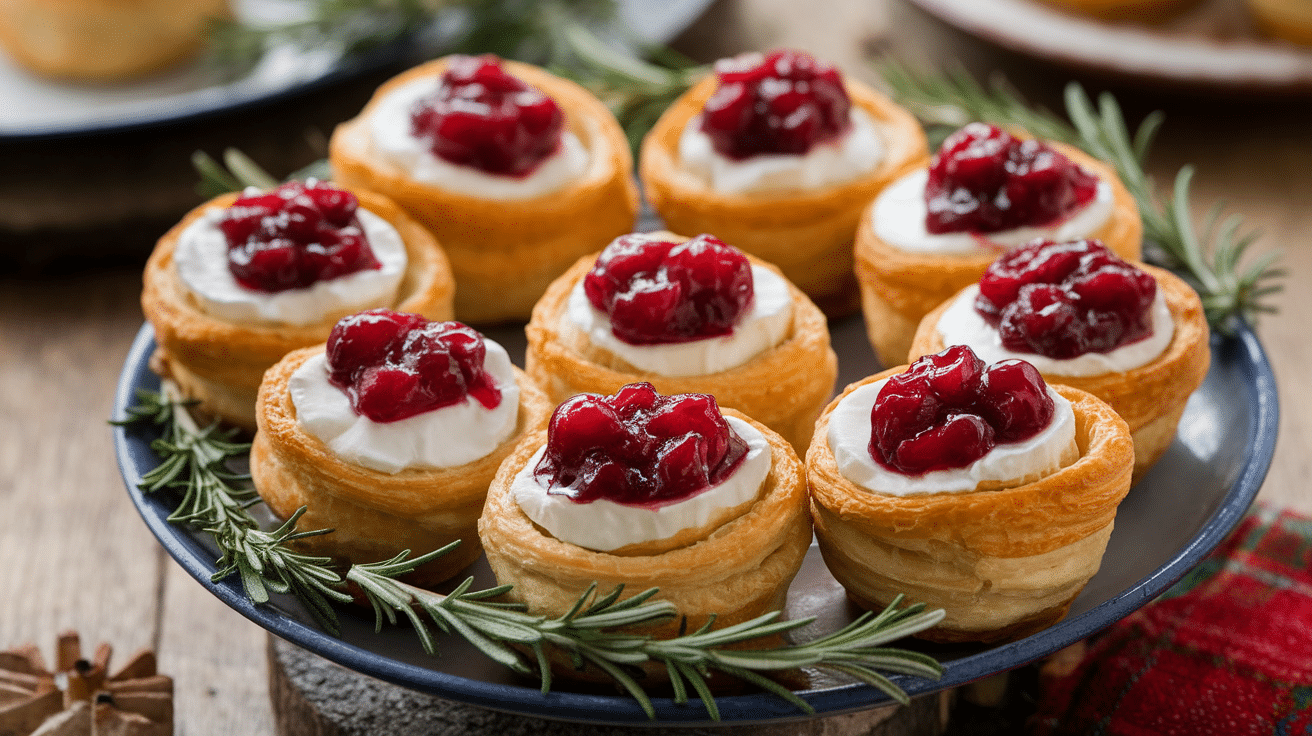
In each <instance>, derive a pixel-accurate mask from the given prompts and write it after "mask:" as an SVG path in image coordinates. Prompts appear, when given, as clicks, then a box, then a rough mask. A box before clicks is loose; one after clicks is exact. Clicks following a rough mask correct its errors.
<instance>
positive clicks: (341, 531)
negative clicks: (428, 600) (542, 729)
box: [250, 345, 553, 585]
mask: <svg viewBox="0 0 1312 736" xmlns="http://www.w3.org/2000/svg"><path fill="white" fill-rule="evenodd" d="M323 349H324V348H323V346H322V345H319V346H315V347H309V348H303V349H300V350H297V351H295V352H293V353H291V354H289V355H287V357H285V358H283V359H282V360H281V361H279V362H278V364H277V365H275V366H274V367H273V368H270V369H269V372H268V374H267V375H266V377H265V380H264V383H263V384H261V386H260V394H259V404H258V414H257V419H258V421H259V431H258V432H256V434H255V440H254V442H253V443H252V445H251V452H250V464H251V478H252V479H253V480H254V483H255V489H256V490H257V491H259V493H260V497H261V498H263V499H264V502H265V503H266V504H268V506H269V508H270V509H271V510H272V511H273V513H274V514H276V515H277V516H278V517H279V518H281V519H286V518H288V517H289V516H291V515H292V514H293V513H295V511H296V510H297V509H298V508H300V507H301V506H305V507H306V511H305V514H304V515H303V516H302V517H301V520H300V524H301V526H302V527H303V528H306V529H333V530H334V531H333V533H332V534H325V535H321V536H317V537H308V538H305V539H302V540H299V541H298V542H297V544H298V546H299V547H300V548H301V549H303V550H304V551H306V552H309V553H311V554H319V555H326V556H330V557H335V558H344V559H347V560H351V561H354V562H371V561H377V560H386V559H389V558H391V557H393V556H394V555H396V554H397V553H398V552H401V551H402V550H406V549H408V550H411V551H412V552H413V553H414V554H416V555H419V554H424V553H427V552H431V551H432V550H434V549H437V548H439V547H442V546H443V545H446V544H448V543H450V542H452V541H454V540H456V539H459V540H461V543H460V546H459V547H457V548H456V549H455V550H453V551H452V552H449V553H447V554H446V555H443V556H442V557H439V558H437V559H436V560H433V561H432V562H429V563H427V564H425V565H423V566H421V567H420V568H419V569H417V570H416V571H415V572H414V573H413V575H412V576H411V577H410V578H409V579H410V581H411V582H413V583H415V584H416V585H433V584H436V583H439V582H441V581H443V580H446V579H448V578H450V577H452V576H453V575H455V574H456V573H457V572H459V571H460V570H461V569H463V568H464V567H466V566H467V565H469V563H471V562H473V561H474V560H476V559H478V556H479V554H480V552H481V549H482V548H481V546H480V545H479V541H478V530H477V525H478V517H479V515H480V514H481V513H482V511H483V498H484V496H485V495H486V494H487V488H488V484H489V483H490V482H491V480H492V477H493V476H494V475H495V474H496V471H497V466H499V465H500V464H501V461H502V460H504V459H505V458H506V457H507V456H508V455H510V453H511V451H512V450H513V449H514V448H515V446H516V443H518V442H519V440H520V439H522V438H523V437H524V436H525V435H526V434H528V433H530V432H533V431H536V430H537V429H539V428H542V427H545V426H546V422H547V418H548V417H549V416H550V415H551V410H552V408H553V405H552V404H551V403H550V402H548V401H547V397H546V396H545V395H544V394H543V393H542V392H541V390H539V389H538V388H537V386H535V385H533V382H532V381H529V380H528V379H527V377H526V376H525V375H524V373H523V372H522V371H520V370H519V369H518V368H516V369H515V379H516V381H517V382H518V383H519V388H520V399H519V419H518V422H517V424H516V426H515V433H514V434H513V435H512V436H511V437H509V438H508V439H506V440H505V441H504V442H502V443H501V444H500V445H498V446H497V447H496V449H494V450H493V451H492V452H490V453H488V454H487V455H485V456H484V457H482V458H481V459H479V460H475V461H473V462H470V463H466V464H464V465H459V466H456V467H450V468H407V469H405V470H402V471H400V472H398V473H394V474H392V473H383V472H380V471H377V470H372V469H370V468H366V467H364V466H361V465H356V464H354V463H350V462H346V461H343V460H341V459H340V458H338V457H337V456H336V455H335V454H334V453H333V452H332V451H331V450H330V449H328V447H327V445H325V444H324V443H323V442H322V441H320V440H319V439H318V438H316V437H314V436H312V435H310V434H309V433H307V432H305V431H304V430H302V429H301V427H300V425H299V423H298V422H297V418H296V408H295V406H294V405H293V404H292V399H291V393H290V391H289V390H288V381H289V380H290V378H291V376H292V374H293V373H295V372H296V369H297V368H299V367H300V366H301V364H302V363H304V362H305V361H306V360H307V359H309V358H310V357H312V356H314V355H318V354H320V353H322V352H323Z"/></svg>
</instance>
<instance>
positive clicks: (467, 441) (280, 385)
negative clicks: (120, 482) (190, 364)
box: [251, 309, 551, 585]
mask: <svg viewBox="0 0 1312 736" xmlns="http://www.w3.org/2000/svg"><path fill="white" fill-rule="evenodd" d="M550 409H551V406H550V404H549V403H548V402H547V399H546V397H545V396H544V395H543V394H542V392H541V391H539V390H538V389H537V387H536V386H534V385H533V384H532V382H531V381H528V380H527V378H526V377H525V376H524V374H523V373H522V372H521V371H519V370H518V369H517V368H515V367H514V366H513V365H511V363H510V358H509V356H507V355H506V351H505V349H504V348H502V347H501V346H500V345H498V344H497V343H496V342H494V341H492V340H489V339H487V338H485V337H483V336H482V335H481V334H479V333H478V332H476V331H474V330H473V329H471V328H469V327H466V326H465V325H463V324H460V323H459V322H430V321H429V320H426V319H424V318H423V317H421V316H419V315H417V314H406V313H401V312H393V311H391V310H387V309H375V310H370V311H367V312H362V313H360V314H356V315H352V316H350V317H346V318H345V319H343V320H341V321H340V322H338V323H337V325H336V326H335V327H334V328H333V331H332V334H331V335H330V336H329V338H328V343H327V344H326V345H321V346H316V347H311V348H305V349H302V350H297V351H295V352H293V353H291V354H290V355H288V356H287V357H286V358H284V359H283V360H281V361H280V362H279V363H278V364H277V365H275V366H274V367H273V368H272V369H270V370H269V372H268V374H267V375H266V377H265V380H264V383H263V384H261V386H260V400H259V413H258V415H257V418H258V420H259V429H260V431H259V432H257V433H256V435H255V441H254V443H253V444H252V445H251V478H252V479H253V481H254V483H255V488H256V490H257V491H259V493H260V496H261V497H262V498H263V499H264V501H265V503H266V504H268V506H269V508H270V509H271V510H272V511H273V512H274V513H275V514H276V515H278V516H279V517H280V518H283V519H286V518H288V517H289V516H291V514H293V513H295V512H296V510H297V509H298V508H300V507H301V506H305V507H306V511H305V515H304V516H303V517H301V522H300V523H301V526H302V527H303V528H307V529H333V530H334V531H333V532H332V533H331V534H324V535H320V536H314V537H307V538H304V539H301V540H298V542H297V543H298V545H299V546H300V547H301V548H303V549H305V550H307V551H309V552H312V553H314V554H320V555H326V556H330V557H335V558H343V559H346V560H349V561H351V562H375V561H379V560H386V559H389V558H391V557H393V556H395V555H396V554H397V553H399V552H401V551H403V550H407V549H408V550H410V551H411V552H413V553H414V554H415V555H420V554H424V553H427V552H431V551H432V550H434V549H437V548H439V547H442V546H444V545H446V544H448V543H450V542H452V541H455V540H457V539H459V540H461V544H460V546H459V547H457V548H456V549H455V550H454V551H453V552H450V553H448V554H446V555H444V556H442V557H439V558H438V559H436V560H433V561H432V562H429V563H427V564H425V565H423V566H421V567H420V568H419V569H418V570H416V571H415V572H414V573H413V574H412V581H413V582H415V583H416V584H420V585H431V584H435V583H438V582H441V581H443V580H446V579H447V578H450V577H451V576H453V575H455V574H456V573H457V572H459V571H460V570H461V569H462V568H464V567H465V566H466V565H468V564H469V563H470V562H473V561H474V560H475V559H477V557H478V555H479V553H480V551H481V548H480V546H479V542H478V534H477V529H476V526H477V522H478V517H479V514H480V513H482V510H483V498H484V496H485V495H486V493H487V487H488V483H490V482H491V480H492V476H493V475H494V474H495V473H496V469H497V466H498V465H499V464H500V463H501V461H502V460H503V459H505V457H506V456H507V455H509V454H510V451H511V449H513V448H514V446H515V443H517V442H518V441H519V440H520V439H521V438H522V437H523V436H524V435H525V434H527V433H529V432H532V431H534V430H537V429H539V428H541V427H542V426H543V425H544V424H545V423H546V420H547V416H548V414H549V413H550Z"/></svg>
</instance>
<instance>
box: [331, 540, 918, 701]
mask: <svg viewBox="0 0 1312 736" xmlns="http://www.w3.org/2000/svg"><path fill="white" fill-rule="evenodd" d="M405 557H406V556H405V555H404V554H402V555H398V556H397V557H395V558H393V559H392V560H388V561H387V562H383V563H377V564H374V565H356V566H354V567H352V568H351V570H350V572H348V573H347V575H346V577H347V579H348V580H350V581H351V582H353V583H355V584H356V585H358V586H359V587H360V589H361V590H363V591H364V592H365V595H366V597H367V598H368V599H369V602H370V603H372V604H373V607H374V613H375V618H376V626H377V627H378V628H379V629H381V627H382V623H383V620H384V618H386V619H387V620H388V622H389V623H393V624H394V623H396V620H397V613H398V612H400V613H402V614H403V615H405V616H406V617H408V618H409V620H410V623H411V625H412V626H414V628H415V631H416V632H418V633H419V636H420V641H421V642H422V643H423V646H424V648H425V650H427V651H429V652H430V653H431V652H432V651H433V642H432V638H431V635H430V634H428V633H427V628H426V626H425V622H424V620H423V617H422V616H421V615H420V613H421V612H422V613H423V614H426V615H427V618H428V620H429V621H431V622H432V623H433V624H434V625H436V626H437V627H438V628H439V629H441V630H442V631H443V632H446V633H459V634H460V635H461V636H463V637H464V638H465V639H467V640H469V641H470V642H472V643H474V644H475V645H476V646H478V647H479V649H480V650H482V651H483V653H484V654H487V655H488V656H489V657H491V658H492V659H494V660H496V661H497V662H500V663H501V664H503V665H505V666H507V667H510V668H512V669H514V670H515V671H517V672H520V673H523V674H529V673H531V672H532V670H531V669H530V667H529V666H528V664H527V663H526V662H525V661H524V659H525V658H524V657H522V656H521V655H520V653H519V652H518V651H516V650H515V649H514V648H512V647H511V646H509V645H508V644H507V642H508V643H510V644H515V645H518V646H520V647H523V648H526V649H529V650H531V651H532V653H533V655H534V656H533V658H532V660H531V661H532V662H533V663H534V664H535V665H536V668H537V672H536V674H537V675H538V677H539V678H541V681H542V692H544V693H545V692H548V691H550V689H551V667H550V664H549V658H548V656H547V649H548V648H549V647H555V648H559V649H562V650H564V651H565V652H566V653H567V654H568V655H569V657H570V659H571V661H572V663H573V665H574V667H575V668H576V669H583V668H584V667H585V666H587V665H591V666H594V667H597V668H598V669H600V670H602V671H603V672H605V673H606V674H608V675H609V676H610V677H611V679H613V680H615V681H616V682H617V683H619V684H620V685H621V686H622V687H623V688H624V689H625V690H627V691H628V693H629V695H631V696H632V697H633V698H634V699H635V700H637V701H638V703H639V704H640V705H641V707H642V709H643V711H644V712H646V713H647V716H648V717H649V718H655V716H656V711H655V709H654V707H653V705H652V702H651V698H650V697H649V696H648V695H647V694H646V692H645V691H644V690H643V688H642V686H641V685H640V684H639V683H638V679H637V678H636V677H635V676H634V675H632V674H630V672H631V671H633V670H634V668H636V667H638V666H639V665H642V664H645V663H648V662H655V663H659V664H663V665H664V666H665V669H666V672H667V673H668V675H669V678H670V682H671V684H672V685H673V687H674V693H675V702H678V703H685V702H687V700H688V686H689V685H691V686H692V689H693V690H694V691H695V692H696V693H697V694H698V696H699V697H700V698H701V700H702V703H703V704H704V705H705V706H706V709H707V712H708V713H709V715H710V716H711V718H712V719H713V720H717V721H718V720H719V719H720V714H719V710H718V708H717V707H716V705H715V698H714V697H712V696H711V694H710V688H709V685H708V684H707V677H708V676H709V674H710V671H711V670H718V671H720V672H723V673H725V674H728V675H732V676H733V677H736V678H738V679H740V680H743V681H745V682H749V683H752V684H754V685H756V686H758V687H760V688H761V689H763V690H766V691H768V692H771V693H774V694H775V695H777V696H779V697H781V698H783V699H785V700H787V701H788V702H790V703H792V704H793V705H795V706H797V708H798V709H800V710H802V711H803V712H805V713H808V714H809V713H814V709H812V708H811V705H810V704H809V703H807V702H806V701H805V700H803V699H801V698H800V697H798V696H797V695H796V694H795V693H793V692H792V691H791V690H788V689H787V688H785V687H783V686H782V685H780V684H779V683H777V682H775V681H773V680H770V679H768V678H766V677H764V676H762V675H761V674H760V673H761V672H770V671H781V670H792V669H796V668H798V667H816V668H820V669H830V670H834V671H838V672H843V673H845V674H847V675H850V676H851V677H853V678H855V679H857V680H860V681H861V682H864V683H866V684H868V685H870V686H872V687H875V688H877V689H879V690H880V691H882V692H884V693H885V694H887V695H889V696H890V697H892V698H893V699H895V700H897V701H898V702H900V703H903V704H905V703H907V702H909V699H908V698H907V695H906V693H905V692H903V691H902V689H901V688H900V687H898V686H897V684H896V683H894V682H893V681H892V680H890V679H888V677H886V676H885V675H883V674H881V672H880V671H879V670H883V671H885V672H898V673H903V674H908V675H914V676H917V677H924V678H929V679H938V677H939V676H941V675H942V672H943V668H942V666H941V665H940V664H939V663H938V662H937V661H936V660H935V659H934V658H932V657H930V656H928V655H926V654H921V653H919V652H910V651H905V650H901V649H891V648H887V647H884V644H886V643H888V642H890V641H893V640H895V639H900V638H902V637H904V636H909V635H911V634H914V633H916V632H918V631H923V630H925V629H927V628H929V627H931V626H933V625H935V624H936V623H938V622H939V621H940V620H942V618H943V615H944V612H943V610H942V609H936V610H934V611H928V612H926V611H925V610H924V609H925V606H924V604H920V603H918V604H915V605H912V606H907V607H905V608H899V606H900V605H901V603H902V598H901V596H899V597H898V598H897V599H896V600H894V601H893V602H892V603H891V604H889V606H888V607H887V608H886V609H884V610H883V611H882V612H881V613H879V614H873V613H865V614H863V615H862V616H861V617H860V618H858V619H857V620H855V621H853V622H852V623H851V624H849V625H848V626H846V627H845V628H843V629H842V630H840V631H836V632H834V633H832V634H829V635H828V636H825V637H822V638H820V639H816V640H814V641H810V642H806V643H802V644H792V645H786V646H782V647H774V648H770V649H722V648H721V647H725V646H728V645H732V644H740V643H742V642H745V641H750V640H753V639H759V638H761V637H765V636H773V635H777V634H782V633H784V632H787V631H791V630H793V629H796V628H799V627H802V626H806V625H807V624H809V623H811V621H812V619H799V620H793V621H779V620H777V619H778V618H779V612H778V611H775V612H773V613H768V614H765V615H763V616H759V617H757V618H755V619H752V620H750V621H744V622H742V623H739V624H736V625H734V626H727V627H725V628H722V629H713V628H712V624H713V621H709V622H707V623H706V625H705V626H703V627H702V628H701V629H699V630H698V631H696V632H694V633H692V634H686V635H684V636H679V637H675V638H673V639H656V638H653V637H651V636H646V635H640V634H632V633H624V631H623V629H624V628H625V627H634V626H641V625H643V624H649V623H653V622H657V621H660V620H663V619H668V618H671V617H673V616H674V615H676V610H675V608H674V605H673V604H672V603H670V602H668V601H659V600H651V598H652V596H654V595H656V593H657V592H658V589H657V588H651V589H649V590H646V591H643V592H642V593H639V594H638V595H635V596H632V597H630V598H627V599H624V600H621V595H622V594H623V586H619V587H617V588H615V589H614V590H612V591H610V592H609V593H608V594H606V595H597V592H596V585H595V584H594V585H593V586H592V587H591V588H589V589H588V591H587V592H585V593H584V595H583V596H581V597H580V598H579V600H578V601H577V602H576V603H575V604H574V606H573V608H571V609H570V610H569V611H567V612H566V613H565V614H564V615H562V616H560V617H558V618H546V617H544V616H534V615H531V614H528V613H524V612H523V611H521V610H518V609H517V608H515V607H511V606H507V605H495V604H489V603H487V602H485V601H483V600H482V599H485V598H490V597H494V596H499V595H501V594H503V593H505V592H507V591H508V590H510V586H500V587H497V588H492V589H490V590H485V591H479V592H477V593H468V592H467V591H468V588H469V586H470V585H471V583H472V582H473V579H472V578H469V579H466V580H465V581H464V582H463V583H461V584H460V585H459V586H458V587H457V588H456V590H455V591H453V592H452V593H450V594H448V595H442V594H440V593H434V592H433V591H430V590H424V589H422V588H417V587H415V586H413V585H408V584H406V583H402V582H399V581H397V580H395V579H394V578H395V577H396V576H398V575H403V574H405V573H407V572H409V571H411V570H413V569H414V568H415V567H417V566H418V564H421V560H419V559H417V560H407V559H405ZM615 629H620V631H615Z"/></svg>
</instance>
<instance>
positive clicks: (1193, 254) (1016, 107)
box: [883, 63, 1286, 334]
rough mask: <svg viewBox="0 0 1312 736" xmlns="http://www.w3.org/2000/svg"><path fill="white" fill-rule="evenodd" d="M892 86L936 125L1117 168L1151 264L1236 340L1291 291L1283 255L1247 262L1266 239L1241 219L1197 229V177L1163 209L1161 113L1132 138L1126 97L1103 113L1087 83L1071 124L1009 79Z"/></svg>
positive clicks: (1071, 90) (917, 79)
mask: <svg viewBox="0 0 1312 736" xmlns="http://www.w3.org/2000/svg"><path fill="white" fill-rule="evenodd" d="M883 74H884V79H885V81H886V82H887V83H888V85H889V87H890V88H891V89H892V90H893V92H894V95H895V96H896V97H897V98H898V100H899V101H900V102H902V103H903V104H905V105H907V106H908V107H909V108H910V109H911V110H912V111H913V112H914V113H915V114H916V115H917V116H918V117H920V118H921V120H922V121H924V122H926V123H928V124H930V125H946V126H951V127H954V128H955V127H958V126H960V125H963V124H965V123H967V122H970V121H972V120H983V121H988V122H992V123H997V124H999V125H1004V126H1016V127H1020V128H1023V129H1025V130H1027V131H1029V132H1030V133H1032V134H1034V135H1037V136H1039V137H1041V138H1047V139H1049V140H1056V141H1062V142H1065V143H1069V144H1071V145H1074V146H1078V147H1079V148H1081V149H1083V150H1085V151H1087V152H1088V153H1089V154H1090V155H1092V156H1095V157H1096V158H1099V159H1101V160H1103V161H1106V162H1107V163H1109V164H1111V165H1112V166H1113V167H1114V168H1115V169H1116V172H1117V174H1118V175H1119V176H1120V178H1121V181H1122V182H1124V183H1125V186H1126V189H1128V190H1129V192H1130V194H1131V195H1133V196H1134V199H1135V202H1136V203H1137V204H1138V206H1139V214H1140V216H1141V217H1142V219H1143V226H1144V239H1145V241H1147V245H1149V246H1150V247H1149V249H1148V250H1147V255H1149V256H1150V257H1152V258H1153V259H1154V260H1156V261H1158V262H1159V263H1161V264H1162V265H1165V266H1167V267H1170V268H1174V269H1176V270H1180V271H1182V272H1183V273H1184V276H1185V278H1186V279H1188V280H1189V281H1190V282H1191V283H1192V285H1193V286H1194V288H1195V289H1197V290H1198V293H1199V295H1200V296H1201V298H1202V301H1203V308H1204V310H1205V311H1206V313H1207V319H1208V322H1209V323H1210V324H1211V326H1212V327H1213V329H1215V330H1217V331H1218V332H1221V333H1222V334H1233V332H1234V329H1235V326H1236V320H1237V319H1240V318H1243V319H1247V320H1250V321H1251V320H1253V319H1254V318H1255V317H1256V316H1257V314H1258V313H1261V312H1272V311H1275V310H1274V308H1273V307H1272V306H1271V305H1270V304H1269V303H1268V301H1267V300H1268V298H1269V297H1270V296H1272V295H1273V294H1275V293H1278V292H1279V291H1280V290H1281V289H1282V288H1283V287H1282V286H1281V284H1279V283H1277V281H1278V279H1280V278H1283V277H1284V276H1285V275H1286V272H1285V270H1284V269H1283V268H1280V267H1279V266H1278V265H1277V262H1278V261H1279V258H1280V254H1279V253H1278V252H1267V253H1263V254H1260V255H1256V256H1254V257H1253V258H1252V259H1251V260H1250V262H1249V263H1248V264H1247V265H1243V264H1242V263H1241V262H1242V261H1243V260H1244V258H1245V255H1247V254H1248V251H1249V247H1250V246H1251V245H1252V244H1253V243H1254V242H1256V240H1257V233H1256V232H1255V231H1253V230H1252V229H1249V228H1246V227H1245V226H1244V224H1243V220H1242V218H1240V217H1239V216H1238V215H1234V214H1232V215H1229V216H1226V217H1224V218H1223V217H1221V207H1220V206H1219V205H1218V206H1216V207H1214V208H1212V210H1211V211H1210V212H1209V213H1208V215H1207V216H1206V217H1205V218H1204V220H1203V222H1204V227H1203V228H1202V231H1201V234H1200V232H1199V231H1198V230H1196V229H1195V228H1194V224H1193V223H1194V217H1193V211H1192V209H1191V208H1190V204H1189V200H1190V196H1189V187H1190V184H1191V183H1192V181H1193V176H1194V169H1193V167H1192V166H1185V167H1183V168H1181V169H1180V171H1179V172H1178V173H1177V174H1176V177H1175V182H1174V185H1173V187H1172V190H1171V197H1170V198H1169V199H1166V200H1165V201H1163V200H1162V199H1160V198H1159V196H1158V193H1157V186H1156V184H1155V183H1154V181H1153V179H1152V177H1150V176H1149V175H1148V174H1147V172H1146V171H1145V170H1144V162H1145V160H1146V159H1147V156H1148V150H1149V148H1150V147H1151V145H1152V141H1153V138H1154V137H1155V136H1156V134H1157V132H1158V130H1160V128H1161V125H1162V122H1163V116H1162V114H1161V113H1160V112H1154V113H1152V114H1151V115H1148V116H1147V117H1146V118H1144V120H1143V122H1142V123H1140V124H1139V127H1138V128H1137V129H1136V130H1135V132H1134V134H1133V135H1131V134H1130V131H1129V127H1128V126H1127V124H1126V122H1125V116H1124V115H1123V114H1122V112H1121V108H1120V105H1118V104H1117V102H1116V98H1114V97H1113V96H1112V95H1110V94H1108V93H1103V94H1102V95H1099V97H1098V103H1097V105H1096V106H1095V105H1094V103H1093V100H1091V99H1090V98H1089V95H1088V93H1086V92H1085V91H1084V88H1083V87H1081V86H1080V85H1079V84H1078V83H1075V82H1071V83H1070V84H1068V85H1067V86H1066V90H1065V103H1066V113H1067V115H1068V116H1069V117H1070V122H1066V121H1065V120H1063V119H1062V118H1060V117H1058V116H1056V115H1054V114H1052V113H1051V112H1048V111H1046V110H1043V109H1039V108H1036V107H1033V106H1031V105H1029V104H1028V103H1026V102H1025V101H1024V100H1023V99H1021V97H1020V95H1019V94H1017V93H1016V91H1015V90H1014V89H1012V88H1011V87H1010V86H1009V85H1007V84H1006V83H1005V82H1004V81H1002V80H1001V79H998V80H995V81H994V82H993V83H992V84H991V85H990V86H988V87H985V86H984V85H981V84H980V83H979V82H977V81H975V79H974V78H972V77H971V76H970V75H968V74H966V73H964V72H957V73H950V74H946V75H943V76H934V75H930V74H923V75H921V74H916V73H913V72H911V71H909V70H908V69H907V68H906V67H903V66H901V65H899V64H896V63H886V64H885V65H884V67H883Z"/></svg>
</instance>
